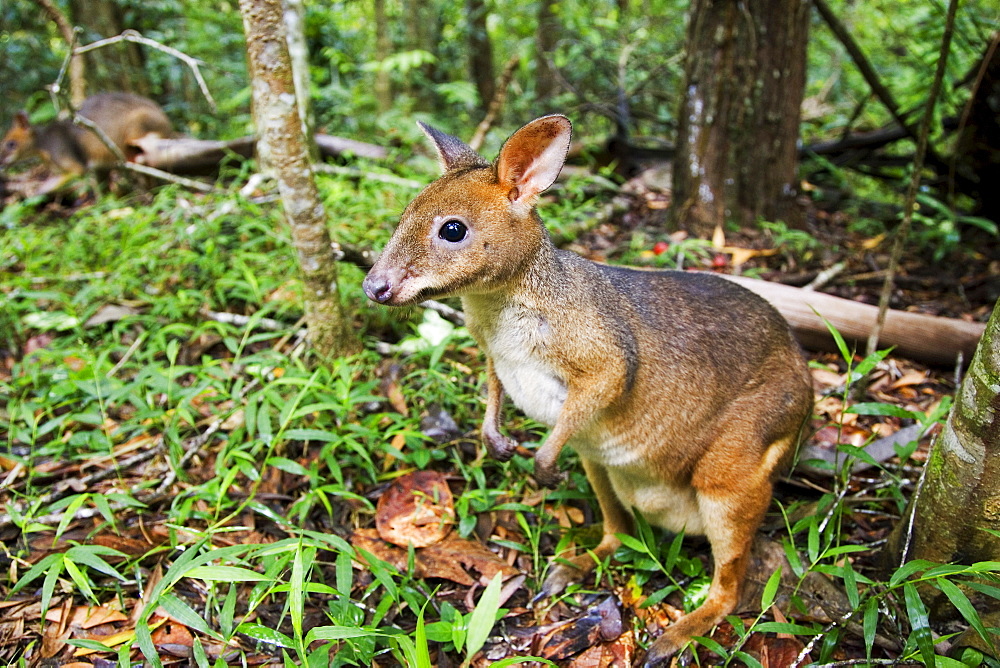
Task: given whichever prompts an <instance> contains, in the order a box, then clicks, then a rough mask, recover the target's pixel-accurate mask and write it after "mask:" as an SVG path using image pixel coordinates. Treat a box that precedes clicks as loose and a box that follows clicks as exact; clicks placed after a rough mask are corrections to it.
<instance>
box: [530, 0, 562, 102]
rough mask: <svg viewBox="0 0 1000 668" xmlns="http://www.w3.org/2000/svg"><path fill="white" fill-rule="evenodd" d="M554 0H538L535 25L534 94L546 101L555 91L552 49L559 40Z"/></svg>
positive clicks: (558, 25)
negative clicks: (536, 23)
mask: <svg viewBox="0 0 1000 668" xmlns="http://www.w3.org/2000/svg"><path fill="white" fill-rule="evenodd" d="M555 4H556V0H539V3H538V25H537V26H536V27H535V94H536V95H537V96H538V99H539V100H542V101H546V100H548V99H549V98H550V97H552V95H553V94H554V93H555V92H556V75H555V73H554V72H553V71H552V66H551V60H550V59H551V57H552V51H553V49H555V47H556V42H557V41H558V40H559V27H560V24H559V19H558V18H557V17H556V14H555V12H554V11H553V7H554V6H555Z"/></svg>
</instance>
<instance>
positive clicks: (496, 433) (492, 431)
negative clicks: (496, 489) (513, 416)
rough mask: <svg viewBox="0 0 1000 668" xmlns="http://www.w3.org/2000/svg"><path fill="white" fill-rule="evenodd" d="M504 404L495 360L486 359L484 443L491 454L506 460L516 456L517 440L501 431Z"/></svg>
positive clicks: (502, 460) (500, 459) (503, 460)
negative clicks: (501, 413) (501, 410)
mask: <svg viewBox="0 0 1000 668" xmlns="http://www.w3.org/2000/svg"><path fill="white" fill-rule="evenodd" d="M502 404H503V384H502V383H501V382H500V378H498V377H497V374H496V371H495V370H494V369H493V360H491V359H489V358H487V360H486V414H485V415H484V416H483V429H482V433H483V443H485V444H486V449H487V450H489V452H490V456H491V457H493V458H494V459H497V460H499V461H501V462H505V461H507V460H508V459H510V458H511V457H513V456H514V451H515V450H517V441H515V440H514V439H512V438H511V437H509V436H505V435H504V434H502V433H501V432H500V407H501V405H502Z"/></svg>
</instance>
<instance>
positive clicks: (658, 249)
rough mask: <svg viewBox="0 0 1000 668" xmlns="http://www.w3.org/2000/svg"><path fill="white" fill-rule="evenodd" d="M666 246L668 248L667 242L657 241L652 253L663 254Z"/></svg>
mask: <svg viewBox="0 0 1000 668" xmlns="http://www.w3.org/2000/svg"><path fill="white" fill-rule="evenodd" d="M668 248H670V244H668V243H667V242H666V241H657V242H656V245H654V246H653V254H654V255H663V254H664V253H666V252H667V249H668Z"/></svg>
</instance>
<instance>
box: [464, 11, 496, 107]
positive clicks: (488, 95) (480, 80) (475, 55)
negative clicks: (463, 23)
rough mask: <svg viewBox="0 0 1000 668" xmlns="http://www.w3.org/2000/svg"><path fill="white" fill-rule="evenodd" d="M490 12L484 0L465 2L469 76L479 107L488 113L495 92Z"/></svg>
mask: <svg viewBox="0 0 1000 668" xmlns="http://www.w3.org/2000/svg"><path fill="white" fill-rule="evenodd" d="M488 15H489V11H488V9H487V7H486V2H485V1H484V0H465V16H466V19H467V21H468V31H469V32H468V40H469V41H468V44H469V75H470V76H471V77H472V81H473V82H474V83H475V84H476V90H477V91H478V92H479V106H480V108H481V109H482V111H483V112H486V111H487V108H488V107H489V104H490V101H491V100H492V99H493V94H494V92H495V88H494V87H495V83H494V78H493V77H494V75H493V43H492V42H491V41H490V33H489V30H488V29H487V27H486V17H487V16H488Z"/></svg>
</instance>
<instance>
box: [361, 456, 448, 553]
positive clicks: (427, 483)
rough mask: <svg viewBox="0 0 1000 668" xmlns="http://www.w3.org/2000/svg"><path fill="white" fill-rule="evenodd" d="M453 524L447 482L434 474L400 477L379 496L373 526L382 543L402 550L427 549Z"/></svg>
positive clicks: (427, 472)
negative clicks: (407, 547) (408, 548)
mask: <svg viewBox="0 0 1000 668" xmlns="http://www.w3.org/2000/svg"><path fill="white" fill-rule="evenodd" d="M454 523H455V506H454V500H453V498H452V496H451V490H450V489H449V488H448V482H447V480H446V479H445V477H444V476H443V475H441V474H440V473H438V472H436V471H416V472H414V473H408V474H406V475H404V476H400V477H399V478H397V479H396V480H394V481H393V483H392V484H391V485H389V488H388V489H387V490H386V491H385V493H384V494H382V496H381V497H379V500H378V505H377V506H376V509H375V526H376V527H377V528H378V533H379V535H380V536H381V537H382V539H383V540H385V541H387V542H389V543H393V544H395V545H399V546H401V547H405V546H407V545H410V544H412V545H413V546H414V547H427V546H428V545H432V544H434V543H437V542H439V541H441V540H442V539H444V537H445V536H447V535H448V532H449V531H451V527H452V525H453V524H454Z"/></svg>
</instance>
